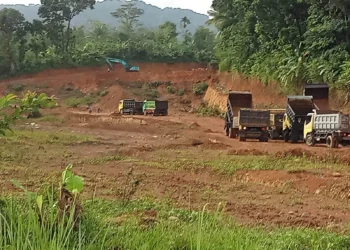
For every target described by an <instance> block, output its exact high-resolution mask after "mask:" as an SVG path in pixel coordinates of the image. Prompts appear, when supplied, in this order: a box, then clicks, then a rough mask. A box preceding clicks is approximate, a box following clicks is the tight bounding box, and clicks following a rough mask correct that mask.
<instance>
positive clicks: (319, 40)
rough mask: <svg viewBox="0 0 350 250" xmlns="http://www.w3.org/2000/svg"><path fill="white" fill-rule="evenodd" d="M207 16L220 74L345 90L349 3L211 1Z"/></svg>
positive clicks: (349, 71) (348, 66)
mask: <svg viewBox="0 0 350 250" xmlns="http://www.w3.org/2000/svg"><path fill="white" fill-rule="evenodd" d="M210 15H211V17H212V19H211V20H210V22H211V23H212V24H215V25H216V27H217V28H218V29H219V31H220V32H219V35H218V36H217V41H216V55H217V57H218V59H219V61H220V69H221V70H222V71H227V70H233V71H238V72H240V73H242V74H243V75H245V76H253V77H257V78H259V79H261V80H262V81H263V82H264V83H268V82H270V81H275V82H279V83H281V85H282V86H283V87H295V86H300V85H301V84H303V83H305V82H313V83H316V82H327V83H329V84H331V86H332V87H339V88H346V89H348V87H347V86H348V80H349V79H350V78H349V77H350V62H349V59H350V58H349V52H350V44H349V39H350V22H349V16H350V1H347V0H334V1H318V0H283V1H282V0H253V1H249V0H214V1H213V4H212V10H211V11H210Z"/></svg>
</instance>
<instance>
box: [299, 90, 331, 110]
mask: <svg viewBox="0 0 350 250" xmlns="http://www.w3.org/2000/svg"><path fill="white" fill-rule="evenodd" d="M304 96H312V97H313V100H314V103H315V104H316V105H317V106H318V107H319V109H321V110H328V109H329V86H328V84H326V83H309V84H305V85H304Z"/></svg>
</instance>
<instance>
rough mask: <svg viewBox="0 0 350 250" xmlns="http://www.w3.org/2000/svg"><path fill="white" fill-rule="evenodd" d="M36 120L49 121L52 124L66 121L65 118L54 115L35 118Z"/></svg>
mask: <svg viewBox="0 0 350 250" xmlns="http://www.w3.org/2000/svg"><path fill="white" fill-rule="evenodd" d="M35 122H48V123H52V124H62V123H64V122H65V119H64V118H62V117H58V116H54V115H45V116H42V117H39V118H37V119H35Z"/></svg>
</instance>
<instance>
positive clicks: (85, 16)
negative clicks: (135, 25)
mask: <svg viewBox="0 0 350 250" xmlns="http://www.w3.org/2000/svg"><path fill="white" fill-rule="evenodd" d="M124 3H125V0H121V1H118V0H106V1H103V2H97V3H96V5H95V8H94V9H93V10H86V11H84V12H83V13H81V14H80V15H78V16H77V17H75V18H74V19H73V21H72V24H73V26H80V25H86V24H87V23H88V22H89V21H92V20H97V21H100V22H102V23H105V24H108V25H110V26H112V27H118V25H119V23H118V20H117V19H115V18H114V17H112V15H111V14H110V13H111V12H113V11H114V10H116V9H117V8H119V7H120V6H121V5H122V4H124ZM39 6H40V5H38V4H31V5H28V6H26V5H22V4H17V5H0V9H3V8H14V9H16V10H18V11H20V12H21V13H22V14H23V15H24V16H25V18H26V19H27V20H28V21H32V20H33V19H39V17H38V15H37V13H38V9H39ZM136 6H137V7H138V8H140V9H143V10H144V15H143V16H141V17H140V22H141V23H142V24H143V26H144V27H146V28H150V29H155V28H157V27H158V26H159V25H161V24H163V23H165V22H166V21H170V22H173V23H176V24H177V26H178V29H180V20H181V18H182V17H184V16H186V17H187V18H188V19H189V20H190V21H191V24H190V25H188V27H187V29H188V30H189V31H190V32H191V33H194V32H195V30H196V29H197V28H198V27H199V26H202V25H205V23H206V21H207V20H208V19H209V17H208V16H206V15H203V14H199V13H196V12H194V11H192V10H185V9H178V8H165V9H161V8H158V7H156V6H153V5H150V4H146V3H145V2H143V1H136Z"/></svg>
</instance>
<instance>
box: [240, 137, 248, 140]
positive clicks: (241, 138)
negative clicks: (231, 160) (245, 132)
mask: <svg viewBox="0 0 350 250" xmlns="http://www.w3.org/2000/svg"><path fill="white" fill-rule="evenodd" d="M246 140H247V139H246V138H243V137H239V141H246Z"/></svg>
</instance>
